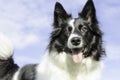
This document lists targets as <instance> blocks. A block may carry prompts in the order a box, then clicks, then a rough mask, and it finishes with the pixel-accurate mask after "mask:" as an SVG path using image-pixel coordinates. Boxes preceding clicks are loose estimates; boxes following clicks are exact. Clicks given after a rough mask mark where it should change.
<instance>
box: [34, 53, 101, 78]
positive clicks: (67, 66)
mask: <svg viewBox="0 0 120 80" xmlns="http://www.w3.org/2000/svg"><path fill="white" fill-rule="evenodd" d="M102 66H103V64H102V63H101V62H98V61H94V60H93V59H92V58H90V57H89V58H86V59H83V60H82V63H81V64H75V63H74V62H73V61H72V59H71V55H68V54H66V53H64V52H63V53H60V54H58V53H56V52H52V54H51V55H49V54H46V55H45V57H44V58H43V61H42V62H41V63H40V64H39V65H38V66H37V69H36V72H37V74H36V80H99V78H100V73H101V69H102Z"/></svg>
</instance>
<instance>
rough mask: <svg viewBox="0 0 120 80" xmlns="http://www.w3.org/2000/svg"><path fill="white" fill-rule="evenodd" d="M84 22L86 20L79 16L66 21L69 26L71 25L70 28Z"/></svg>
mask: <svg viewBox="0 0 120 80" xmlns="http://www.w3.org/2000/svg"><path fill="white" fill-rule="evenodd" d="M84 23H86V21H85V20H83V19H81V18H75V19H71V20H69V22H68V24H69V26H71V27H72V28H75V27H77V26H79V25H80V24H82V25H84Z"/></svg>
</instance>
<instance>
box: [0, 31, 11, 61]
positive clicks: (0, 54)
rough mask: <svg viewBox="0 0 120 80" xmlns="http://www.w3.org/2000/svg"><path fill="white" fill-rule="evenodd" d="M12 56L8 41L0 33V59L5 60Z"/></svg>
mask: <svg viewBox="0 0 120 80" xmlns="http://www.w3.org/2000/svg"><path fill="white" fill-rule="evenodd" d="M12 55H13V46H12V44H11V42H10V40H9V39H8V38H7V37H6V36H4V35H3V34H1V33H0V59H1V60H7V59H8V58H9V57H11V56H12Z"/></svg>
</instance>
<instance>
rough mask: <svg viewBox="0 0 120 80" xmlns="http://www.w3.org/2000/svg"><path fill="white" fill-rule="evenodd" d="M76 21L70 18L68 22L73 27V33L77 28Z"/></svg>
mask: <svg viewBox="0 0 120 80" xmlns="http://www.w3.org/2000/svg"><path fill="white" fill-rule="evenodd" d="M74 22H75V19H72V20H70V21H69V22H68V23H69V25H70V26H71V27H72V33H73V31H74V29H75V26H74Z"/></svg>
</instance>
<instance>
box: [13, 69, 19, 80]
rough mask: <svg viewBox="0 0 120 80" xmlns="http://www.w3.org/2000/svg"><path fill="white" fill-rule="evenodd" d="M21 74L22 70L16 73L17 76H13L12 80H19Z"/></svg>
mask: <svg viewBox="0 0 120 80" xmlns="http://www.w3.org/2000/svg"><path fill="white" fill-rule="evenodd" d="M19 73H20V69H19V70H18V71H16V72H15V74H14V75H13V78H12V80H18V76H19Z"/></svg>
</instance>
